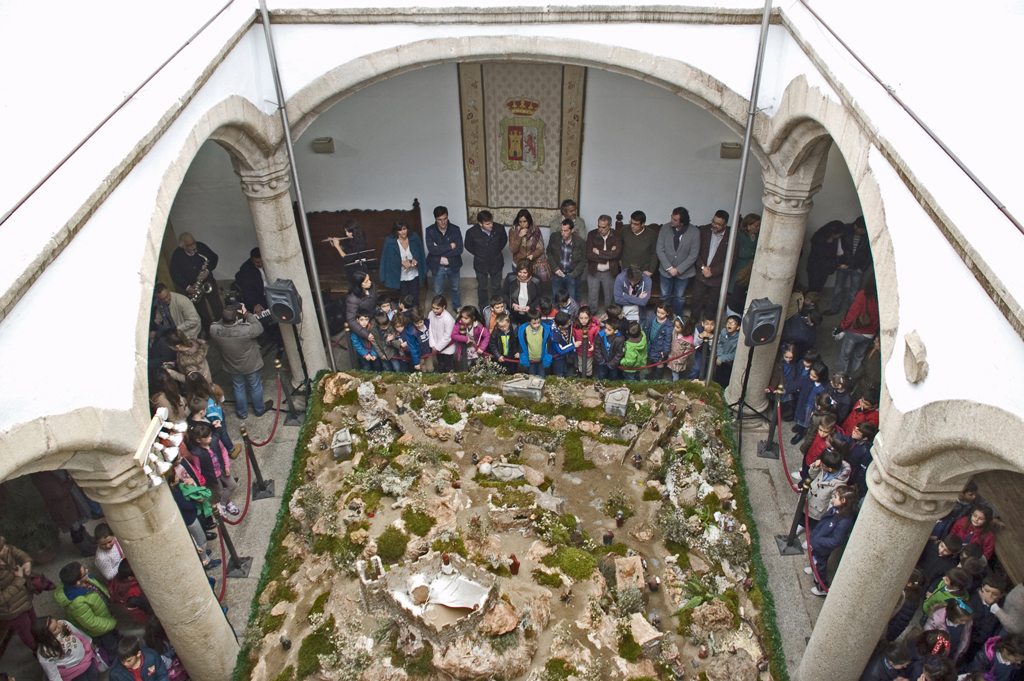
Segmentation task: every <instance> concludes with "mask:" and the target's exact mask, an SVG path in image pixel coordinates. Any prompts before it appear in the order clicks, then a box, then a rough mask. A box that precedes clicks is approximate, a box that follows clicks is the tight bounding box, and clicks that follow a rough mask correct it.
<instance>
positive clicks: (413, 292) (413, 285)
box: [398, 277, 420, 307]
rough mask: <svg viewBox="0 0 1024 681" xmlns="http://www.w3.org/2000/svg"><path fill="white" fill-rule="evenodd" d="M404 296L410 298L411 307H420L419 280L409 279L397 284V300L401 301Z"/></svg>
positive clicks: (417, 278)
mask: <svg viewBox="0 0 1024 681" xmlns="http://www.w3.org/2000/svg"><path fill="white" fill-rule="evenodd" d="M406 296H412V301H413V307H419V306H420V278H419V277H416V278H415V279H410V280H409V281H403V282H400V283H399V284H398V298H399V299H402V298H405V297H406Z"/></svg>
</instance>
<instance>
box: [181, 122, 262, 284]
mask: <svg viewBox="0 0 1024 681" xmlns="http://www.w3.org/2000/svg"><path fill="white" fill-rule="evenodd" d="M171 225H172V226H173V227H174V234H175V235H176V236H179V237H180V236H181V233H182V232H191V233H192V236H194V237H195V238H196V241H202V242H203V243H205V244H206V245H207V246H209V247H210V248H212V249H213V252H214V253H216V254H217V255H218V256H220V261H219V262H218V263H217V269H216V270H215V271H214V273H213V275H214V276H215V277H216V278H217V279H223V280H225V281H231V280H232V279H234V278H235V272H237V271H238V268H239V267H241V266H242V263H243V262H245V261H246V260H248V259H249V251H250V250H252V249H253V248H255V247H256V246H257V245H258V244H257V243H256V228H255V227H254V226H253V224H252V216H251V215H250V214H249V201H248V199H246V198H245V194H243V193H242V187H241V184H240V181H239V179H238V176H237V175H235V171H234V169H232V167H231V157H229V156H228V152H226V151H225V150H224V149H223V148H221V147H220V146H219V145H218V144H217V143H216V142H211V141H209V140H207V141H206V142H205V143H204V144H203V146H201V147H200V148H199V153H198V154H196V157H195V159H193V161H192V165H190V166H189V168H188V172H187V173H185V180H184V182H182V183H181V188H180V189H179V190H178V195H177V196H175V197H174V205H173V206H172V207H171ZM164 283H166V284H168V285H170V282H164ZM172 288H173V287H172Z"/></svg>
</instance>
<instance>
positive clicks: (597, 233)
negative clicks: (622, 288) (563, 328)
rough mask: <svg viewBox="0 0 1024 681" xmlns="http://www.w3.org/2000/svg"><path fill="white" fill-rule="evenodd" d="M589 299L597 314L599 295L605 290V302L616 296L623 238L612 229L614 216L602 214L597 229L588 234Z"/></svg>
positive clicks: (610, 301) (607, 303)
mask: <svg viewBox="0 0 1024 681" xmlns="http://www.w3.org/2000/svg"><path fill="white" fill-rule="evenodd" d="M586 250H587V300H588V302H589V303H590V310H591V313H592V314H595V315H596V314H597V302H598V296H599V294H600V293H601V291H604V304H605V305H606V306H607V305H611V304H612V302H614V298H615V292H614V287H615V277H617V276H618V274H619V256H620V255H621V254H622V239H620V238H619V235H618V234H616V233H615V232H613V231H612V218H611V216H609V215H602V216H601V217H599V218H598V219H597V229H595V230H594V231H592V232H590V233H589V234H587V242H586Z"/></svg>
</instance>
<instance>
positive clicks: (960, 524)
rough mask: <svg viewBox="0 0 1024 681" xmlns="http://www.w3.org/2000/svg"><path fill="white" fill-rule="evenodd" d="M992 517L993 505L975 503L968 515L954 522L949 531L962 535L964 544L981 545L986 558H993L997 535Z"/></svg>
mask: <svg viewBox="0 0 1024 681" xmlns="http://www.w3.org/2000/svg"><path fill="white" fill-rule="evenodd" d="M992 517H993V514H992V507H991V506H986V505H984V504H978V503H975V504H974V506H972V507H971V510H970V512H968V514H967V515H965V516H964V517H963V518H961V519H960V520H958V521H956V522H955V523H953V528H952V529H951V530H950V531H949V533H950V534H955V535H956V536H958V537H960V539H962V540H963V543H964V546H966V545H967V544H978V545H980V546H981V550H982V552H983V553H984V554H985V558H987V559H988V560H992V554H993V552H994V551H995V550H996V537H995V535H994V534H992Z"/></svg>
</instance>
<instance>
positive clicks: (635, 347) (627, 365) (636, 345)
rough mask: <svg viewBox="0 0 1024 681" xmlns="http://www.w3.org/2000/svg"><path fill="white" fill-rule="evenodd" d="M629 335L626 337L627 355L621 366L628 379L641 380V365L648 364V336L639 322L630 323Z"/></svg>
mask: <svg viewBox="0 0 1024 681" xmlns="http://www.w3.org/2000/svg"><path fill="white" fill-rule="evenodd" d="M628 334H629V337H628V338H627V339H626V355H625V356H624V357H623V358H622V362H620V363H619V366H620V367H621V368H622V372H623V373H624V374H625V375H626V380H627V381H639V380H640V372H639V371H638V370H639V369H640V368H641V367H643V366H646V364H647V336H645V335H644V330H643V329H642V328H640V324H639V322H630V323H629V331H628Z"/></svg>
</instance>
